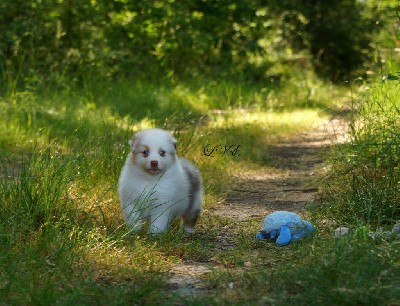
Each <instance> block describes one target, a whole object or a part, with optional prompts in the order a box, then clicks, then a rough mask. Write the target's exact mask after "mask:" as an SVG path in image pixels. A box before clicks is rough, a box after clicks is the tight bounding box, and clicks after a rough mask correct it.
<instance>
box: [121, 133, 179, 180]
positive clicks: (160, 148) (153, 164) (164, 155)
mask: <svg viewBox="0 0 400 306" xmlns="http://www.w3.org/2000/svg"><path fill="white" fill-rule="evenodd" d="M176 142H177V141H176V139H175V138H174V137H172V135H171V134H170V133H168V132H166V131H164V130H160V129H148V130H142V131H140V132H137V133H136V134H135V136H134V137H133V138H132V139H131V140H130V141H129V144H130V146H131V161H132V162H133V163H134V164H135V165H136V166H138V167H140V168H141V169H142V170H143V171H145V172H147V173H149V174H152V175H156V174H159V173H162V172H164V171H165V170H167V169H168V167H169V166H171V165H172V164H174V163H175V160H176Z"/></svg>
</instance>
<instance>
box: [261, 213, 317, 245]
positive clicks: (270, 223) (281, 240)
mask: <svg viewBox="0 0 400 306" xmlns="http://www.w3.org/2000/svg"><path fill="white" fill-rule="evenodd" d="M313 231H314V227H313V226H312V224H311V223H310V222H308V221H305V220H302V219H301V217H300V216H299V215H298V214H295V213H293V212H289V211H275V212H273V213H271V214H269V215H267V216H266V217H265V220H264V227H263V229H262V230H261V231H259V232H258V233H257V236H256V237H257V239H259V240H273V241H275V243H276V244H277V245H279V246H284V245H288V244H289V243H290V242H292V241H295V240H298V239H300V238H301V237H305V236H307V235H309V234H310V233H312V232H313Z"/></svg>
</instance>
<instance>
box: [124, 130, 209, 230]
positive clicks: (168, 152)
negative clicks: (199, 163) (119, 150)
mask: <svg viewBox="0 0 400 306" xmlns="http://www.w3.org/2000/svg"><path fill="white" fill-rule="evenodd" d="M176 142H177V141H176V139H175V138H174V137H172V135H171V134H170V133H168V132H167V131H164V130H161V129H147V130H142V131H139V132H137V133H136V134H135V136H134V137H133V139H132V140H130V141H129V144H130V146H131V152H130V153H129V155H128V158H127V159H126V162H125V165H124V167H123V168H122V172H121V175H120V177H119V186H118V191H119V194H120V199H121V206H122V210H123V212H124V216H125V221H126V225H127V226H129V227H132V229H133V230H139V229H140V228H141V226H142V223H143V221H145V220H148V221H149V222H150V226H149V232H150V233H162V232H165V231H166V230H167V228H168V225H169V224H170V222H171V221H172V220H173V219H175V218H176V217H181V218H182V219H183V227H184V229H185V231H186V232H188V233H194V226H195V225H196V222H197V219H198V218H199V215H200V212H201V206H202V198H203V184H202V180H201V176H200V172H199V170H198V169H197V168H196V167H195V166H194V165H193V164H192V163H191V162H190V161H188V160H187V159H185V158H182V157H178V156H177V154H176Z"/></svg>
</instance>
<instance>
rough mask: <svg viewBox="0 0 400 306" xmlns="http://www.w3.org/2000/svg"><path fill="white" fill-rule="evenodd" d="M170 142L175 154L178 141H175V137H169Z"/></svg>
mask: <svg viewBox="0 0 400 306" xmlns="http://www.w3.org/2000/svg"><path fill="white" fill-rule="evenodd" d="M171 142H172V145H173V146H174V149H175V154H176V152H177V149H176V144H177V143H178V141H177V140H176V138H175V137H173V136H171Z"/></svg>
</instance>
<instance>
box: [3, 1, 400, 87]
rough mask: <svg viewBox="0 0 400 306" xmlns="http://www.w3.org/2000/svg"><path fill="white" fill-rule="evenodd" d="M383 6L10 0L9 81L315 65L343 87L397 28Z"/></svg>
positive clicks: (253, 73) (256, 76)
mask: <svg viewBox="0 0 400 306" xmlns="http://www.w3.org/2000/svg"><path fill="white" fill-rule="evenodd" d="M374 3H375V1H373V2H372V4H371V3H370V2H368V5H367V3H364V2H361V1H356V0H341V1H334V2H326V1H319V0H318V1H302V2H296V3H293V1H272V2H268V3H260V2H258V1H255V0H246V1H227V0H224V1H215V0H204V1H185V2H181V1H88V0H85V1H67V0H60V1H38V0H31V1H21V0H18V1H2V3H1V4H0V15H1V16H2V18H1V21H0V29H1V31H0V63H1V65H0V70H1V78H2V80H3V81H5V82H3V83H6V84H8V85H11V83H10V82H16V83H17V84H18V85H23V86H24V87H29V86H31V87H32V86H36V85H37V84H46V85H49V84H50V85H53V86H54V85H56V86H58V87H61V88H62V87H64V86H65V85H66V84H68V83H70V82H71V81H73V82H75V83H78V84H82V83H83V82H84V81H85V80H87V79H90V78H93V77H94V76H97V77H98V76H101V77H102V78H103V79H109V78H110V77H112V76H118V77H126V76H128V77H130V78H135V79H138V78H144V77H145V78H150V79H154V80H156V79H157V77H159V76H160V75H164V76H168V77H171V76H174V77H175V78H182V77H184V76H190V77H197V76H198V75H208V76H210V75H213V76H214V77H223V78H225V77H226V76H230V77H232V76H233V77H234V78H236V79H246V80H257V81H264V82H265V81H270V80H275V78H278V79H279V78H280V77H281V76H282V74H286V73H287V71H286V69H285V67H286V68H287V67H291V66H293V65H296V66H298V67H300V68H304V67H306V66H307V65H309V63H312V65H313V66H314V68H315V70H316V72H317V73H318V75H320V76H323V77H326V78H330V79H332V80H336V81H337V80H343V79H344V78H349V77H352V76H354V75H359V72H358V69H359V68H363V67H364V64H365V63H366V61H367V60H370V58H371V52H370V51H371V49H370V46H369V44H370V42H371V41H372V34H373V33H375V31H378V30H379V29H380V28H379V27H377V26H375V23H376V24H378V23H377V22H375V21H376V20H378V21H380V22H381V24H382V27H383V26H386V27H388V26H389V22H392V21H393V16H391V18H387V16H388V15H390V11H389V9H388V8H390V9H391V10H392V11H393V10H396V9H398V4H397V6H396V4H395V3H392V2H387V1H385V3H384V4H382V3H380V2H379V3H376V5H374ZM376 7H379V8H380V9H379V10H377V9H376ZM377 12H379V13H377ZM284 62H286V64H285V65H284V67H279V65H280V64H282V63H284ZM282 68H283V69H282Z"/></svg>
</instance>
